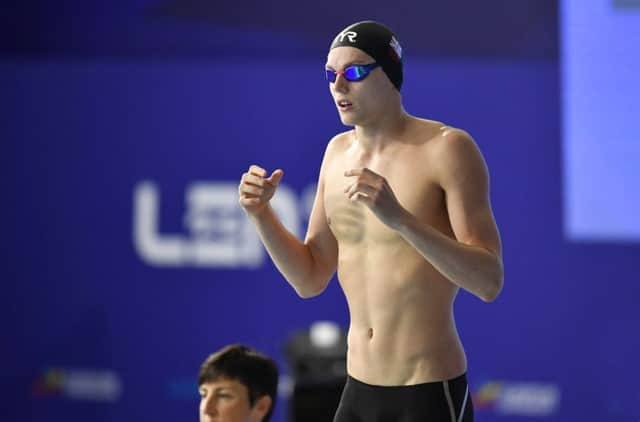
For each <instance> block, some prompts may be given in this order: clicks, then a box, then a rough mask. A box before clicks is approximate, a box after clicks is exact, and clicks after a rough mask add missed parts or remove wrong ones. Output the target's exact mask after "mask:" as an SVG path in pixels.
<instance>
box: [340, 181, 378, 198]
mask: <svg viewBox="0 0 640 422" xmlns="http://www.w3.org/2000/svg"><path fill="white" fill-rule="evenodd" d="M377 193H378V191H377V190H376V189H375V188H374V187H372V186H369V185H367V184H364V183H358V184H354V185H353V186H352V187H351V189H349V191H347V197H348V198H349V199H352V198H353V197H354V196H355V195H356V194H362V195H364V196H366V197H368V198H373V197H375V196H376V195H377Z"/></svg>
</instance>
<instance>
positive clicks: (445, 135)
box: [418, 119, 477, 153]
mask: <svg viewBox="0 0 640 422" xmlns="http://www.w3.org/2000/svg"><path fill="white" fill-rule="evenodd" d="M418 120H419V125H420V127H421V132H423V133H424V136H423V137H422V139H423V140H425V141H426V142H425V144H428V146H429V147H430V148H433V149H434V150H436V151H439V152H441V153H450V152H455V151H456V150H459V149H464V148H476V147H477V146H476V144H475V141H474V139H473V137H472V136H471V135H470V134H469V132H467V131H466V130H464V129H460V128H457V127H454V126H451V125H448V124H446V123H443V122H439V121H436V120H427V119H418Z"/></svg>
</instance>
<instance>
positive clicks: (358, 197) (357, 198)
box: [349, 191, 373, 205]
mask: <svg viewBox="0 0 640 422" xmlns="http://www.w3.org/2000/svg"><path fill="white" fill-rule="evenodd" d="M349 200H350V201H351V202H362V203H364V204H365V205H370V204H371V203H372V202H373V200H372V199H371V197H370V196H368V195H367V194H366V193H364V192H360V191H358V192H355V193H354V194H353V195H351V196H350V197H349Z"/></svg>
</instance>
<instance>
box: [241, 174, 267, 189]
mask: <svg viewBox="0 0 640 422" xmlns="http://www.w3.org/2000/svg"><path fill="white" fill-rule="evenodd" d="M242 183H249V184H251V185H254V186H260V187H262V186H264V178H263V177H260V176H256V175H254V174H249V173H245V174H243V175H242Z"/></svg>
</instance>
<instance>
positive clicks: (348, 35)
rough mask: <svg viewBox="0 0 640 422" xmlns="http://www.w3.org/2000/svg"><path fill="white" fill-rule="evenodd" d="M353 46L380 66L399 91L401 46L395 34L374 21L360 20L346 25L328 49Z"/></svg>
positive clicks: (400, 83) (400, 81) (400, 84)
mask: <svg viewBox="0 0 640 422" xmlns="http://www.w3.org/2000/svg"><path fill="white" fill-rule="evenodd" d="M345 46H347V47H355V48H358V49H360V50H362V51H364V52H365V53H367V54H368V55H370V56H371V57H373V59H374V60H375V61H376V62H377V63H380V66H382V70H383V71H384V73H386V74H387V76H388V77H389V80H390V81H391V83H393V85H394V86H395V87H396V88H397V89H398V91H400V87H401V86H402V47H400V43H398V39H397V38H396V36H395V34H394V33H393V32H392V31H391V29H389V28H388V27H386V26H385V25H383V24H381V23H378V22H375V21H362V22H357V23H354V24H352V25H349V26H347V27H346V28H345V29H343V30H342V32H340V33H339V34H338V35H337V36H336V37H335V39H334V40H333V42H332V43H331V47H330V48H329V50H333V49H334V48H336V47H345Z"/></svg>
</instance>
